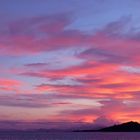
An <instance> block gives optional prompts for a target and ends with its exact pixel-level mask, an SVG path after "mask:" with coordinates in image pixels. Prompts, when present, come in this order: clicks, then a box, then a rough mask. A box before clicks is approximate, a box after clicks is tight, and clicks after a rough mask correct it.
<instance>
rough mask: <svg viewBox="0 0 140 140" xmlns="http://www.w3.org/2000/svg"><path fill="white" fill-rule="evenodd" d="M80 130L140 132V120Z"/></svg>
mask: <svg viewBox="0 0 140 140" xmlns="http://www.w3.org/2000/svg"><path fill="white" fill-rule="evenodd" d="M77 132H78V131H77ZM79 132H140V124H139V123H138V122H133V121H130V122H126V123H122V124H118V125H113V126H110V127H105V128H102V129H99V130H81V131H79Z"/></svg>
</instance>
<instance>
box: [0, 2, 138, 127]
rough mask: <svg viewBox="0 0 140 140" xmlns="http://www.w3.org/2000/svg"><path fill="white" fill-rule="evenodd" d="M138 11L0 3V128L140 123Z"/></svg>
mask: <svg viewBox="0 0 140 140" xmlns="http://www.w3.org/2000/svg"><path fill="white" fill-rule="evenodd" d="M139 5H140V1H139V0H117V1H113V0H86V1H85V0H59V1H58V0H24V1H19V0H10V1H9V0H0V9H1V10H0V19H1V20H0V123H2V124H3V125H2V127H3V126H5V127H9V128H10V126H9V122H11V124H12V125H11V124H10V125H11V126H13V124H14V125H15V126H16V127H18V125H19V123H20V122H22V123H21V124H20V125H22V126H23V128H25V127H26V126H24V124H25V123H27V122H29V123H30V126H34V125H35V127H36V128H38V127H46V126H47V127H48V128H52V127H56V126H57V127H60V126H63V127H65V126H66V125H67V126H69V125H74V126H75V124H77V123H78V125H79V124H83V123H92V124H94V125H95V124H96V125H109V124H111V123H115V122H126V121H130V120H134V121H139V122H140V110H139V108H140V102H139V101H140V24H139V23H140V12H139ZM42 124H43V125H42ZM44 124H45V125H44ZM7 125H8V126H7Z"/></svg>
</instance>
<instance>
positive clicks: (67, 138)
mask: <svg viewBox="0 0 140 140" xmlns="http://www.w3.org/2000/svg"><path fill="white" fill-rule="evenodd" d="M0 140H140V133H139V132H113V133H112V132H111V133H110V132H104V133H103V132H57V133H56V132H54V133H53V132H47V133H46V132H36V133H35V132H29V133H28V132H20V133H16V132H11V133H2V132H1V133H0Z"/></svg>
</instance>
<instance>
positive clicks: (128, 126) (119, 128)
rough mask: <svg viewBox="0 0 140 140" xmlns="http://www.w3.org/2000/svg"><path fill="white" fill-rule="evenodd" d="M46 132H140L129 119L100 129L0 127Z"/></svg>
mask: <svg viewBox="0 0 140 140" xmlns="http://www.w3.org/2000/svg"><path fill="white" fill-rule="evenodd" d="M7 132H9V133H10V132H11V133H20V132H21V133H34V132H39V133H47V132H140V123H138V122H134V121H130V122H126V123H122V124H118V125H113V126H109V127H105V128H100V129H94V128H93V129H87V128H85V129H83V130H81V129H80V130H78V129H77V130H68V129H67V130H59V129H27V130H18V129H0V134H1V133H7Z"/></svg>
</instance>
